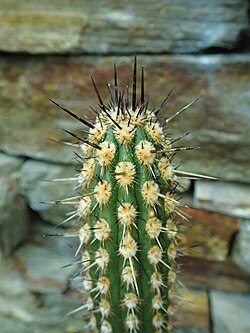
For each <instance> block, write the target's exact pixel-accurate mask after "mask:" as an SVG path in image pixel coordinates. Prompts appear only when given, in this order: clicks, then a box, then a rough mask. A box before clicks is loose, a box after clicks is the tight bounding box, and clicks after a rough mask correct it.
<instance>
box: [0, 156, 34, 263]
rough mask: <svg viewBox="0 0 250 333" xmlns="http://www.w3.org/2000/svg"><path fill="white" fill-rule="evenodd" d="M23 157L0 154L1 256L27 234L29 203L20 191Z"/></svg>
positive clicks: (7, 253)
mask: <svg viewBox="0 0 250 333" xmlns="http://www.w3.org/2000/svg"><path fill="white" fill-rule="evenodd" d="M22 164H23V159H21V158H15V157H10V156H6V155H4V154H0V170H1V174H0V189H1V191H0V258H2V257H5V256H7V255H9V254H10V252H11V250H12V249H13V248H15V247H16V246H17V245H18V244H19V243H20V242H21V241H22V240H23V239H24V238H25V235H26V230H27V222H28V221H27V217H28V214H27V205H26V203H25V201H24V199H23V198H22V197H21V195H20V194H19V193H18V185H17V182H18V178H19V173H20V168H21V166H22Z"/></svg>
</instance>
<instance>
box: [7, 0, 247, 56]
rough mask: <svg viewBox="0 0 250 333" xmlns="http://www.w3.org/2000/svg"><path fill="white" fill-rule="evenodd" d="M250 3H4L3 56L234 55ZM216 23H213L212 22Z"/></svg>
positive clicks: (107, 0)
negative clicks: (213, 52) (207, 51)
mask: <svg viewBox="0 0 250 333" xmlns="http://www.w3.org/2000/svg"><path fill="white" fill-rule="evenodd" d="M247 5H248V3H247V1H246V0H230V1H226V2H225V1H223V0H220V1H209V2H208V1H206V0H202V1H199V2H197V1H194V0H193V1H189V3H188V5H187V4H186V2H185V1H184V0H181V1H178V2H173V1H171V0H168V1H163V0H160V1H159V0H158V1H157V0H151V1H142V0H140V1H131V0H130V1H126V3H121V2H117V1H114V0H105V1H103V0H97V1H95V2H93V3H91V2H89V1H87V0H84V1H80V0H74V1H69V0H64V1H61V2H60V6H59V5H58V2H57V1H56V0H51V1H49V0H46V1H43V2H42V3H41V4H40V3H39V2H37V1H28V2H27V1H24V2H23V1H22V2H20V1H18V0H15V1H13V0H12V1H11V5H10V4H9V2H8V1H2V4H1V12H0V15H1V16H0V22H1V25H0V31H1V34H0V45H1V51H7V52H28V53H32V54H41V53H43V54H49V53H53V54H55V53H83V52H84V53H103V54H111V53H117V54H124V53H128V52H130V53H134V52H137V53H139V52H142V53H158V54H159V53H163V52H171V53H178V52H179V53H188V52H199V51H201V50H204V49H208V48H212V47H213V48H215V47H217V48H226V49H233V48H235V47H237V46H238V42H239V37H240V33H241V32H242V31H243V30H245V29H246V28H247V27H248V18H247V9H248V7H247ZM211 18H212V19H211Z"/></svg>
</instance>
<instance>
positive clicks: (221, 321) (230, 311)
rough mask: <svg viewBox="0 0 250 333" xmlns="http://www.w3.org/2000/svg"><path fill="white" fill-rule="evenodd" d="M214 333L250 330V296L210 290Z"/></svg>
mask: <svg viewBox="0 0 250 333" xmlns="http://www.w3.org/2000/svg"><path fill="white" fill-rule="evenodd" d="M210 295H211V310H212V321H213V332H214V333H222V332H227V333H235V332H239V333H249V332H250V322H249V313H250V296H249V295H237V294H226V293H223V292H218V291H212V292H211V294H210Z"/></svg>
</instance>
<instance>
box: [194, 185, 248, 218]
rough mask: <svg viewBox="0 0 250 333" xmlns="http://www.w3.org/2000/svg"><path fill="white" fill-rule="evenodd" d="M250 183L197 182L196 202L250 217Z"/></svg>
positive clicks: (210, 208) (233, 214)
mask: <svg viewBox="0 0 250 333" xmlns="http://www.w3.org/2000/svg"><path fill="white" fill-rule="evenodd" d="M249 198H250V185H248V184H240V183H231V182H223V181H219V182H216V181H202V182H195V191H194V202H195V206H196V207H199V208H206V209H208V210H212V211H217V212H221V213H225V214H228V215H232V216H238V217H242V218H249V217H250V200H249Z"/></svg>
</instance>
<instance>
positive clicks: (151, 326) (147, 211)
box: [52, 59, 195, 333]
mask: <svg viewBox="0 0 250 333" xmlns="http://www.w3.org/2000/svg"><path fill="white" fill-rule="evenodd" d="M136 67H137V66H136V59H135V62H134V70H133V87H132V96H130V94H129V88H128V87H127V88H126V89H125V91H119V89H118V86H117V71H116V68H115V70H114V87H112V86H111V85H110V84H108V89H109V93H110V98H111V100H110V102H109V103H108V104H104V102H103V100H102V98H101V96H100V93H99V91H98V89H97V86H96V84H95V82H94V81H93V80H92V81H93V85H94V88H95V91H96V94H97V97H98V102H99V111H98V112H96V119H95V121H94V122H93V123H91V122H90V121H89V120H86V119H84V118H80V117H78V116H76V115H75V114H73V113H72V112H71V111H69V110H67V109H65V108H62V107H61V106H60V105H59V104H57V103H56V102H54V104H56V105H57V106H59V107H61V108H62V109H63V110H64V111H66V112H67V113H68V114H70V115H71V116H73V117H74V118H76V119H78V120H79V121H80V122H82V123H84V124H85V125H87V126H88V127H89V134H88V137H87V138H79V137H77V136H76V135H75V134H73V133H70V132H68V133H69V134H70V135H72V136H73V137H74V138H76V139H77V140H78V142H80V144H79V145H80V147H81V149H82V153H81V154H82V155H81V158H82V160H83V166H82V170H81V172H80V174H79V188H80V191H81V194H80V195H78V196H76V197H74V198H68V199H63V200H61V201H62V202H63V201H64V200H66V201H67V203H68V204H72V205H75V206H76V210H75V211H74V213H73V215H72V216H71V217H70V218H72V219H73V218H76V219H77V220H78V224H79V226H80V227H79V230H77V232H76V233H75V236H77V237H79V239H80V245H79V247H78V249H77V251H76V254H77V255H78V254H81V266H82V270H81V274H82V278H83V287H84V291H85V292H86V294H87V296H86V299H85V300H84V304H83V306H82V307H80V308H79V310H81V309H85V310H86V311H87V312H88V325H87V331H88V332H95V333H97V332H99V333H121V332H129V333H165V332H169V331H170V330H171V314H172V306H173V294H174V293H173V288H172V287H173V284H174V282H175V275H176V272H177V269H178V268H177V264H176V257H177V256H178V254H179V252H180V248H179V245H178V234H179V233H178V229H179V225H180V223H182V222H178V220H182V219H185V216H184V214H183V213H182V212H181V210H180V206H181V204H180V203H179V202H178V201H177V199H176V186H177V183H178V177H179V176H183V175H184V176H185V175H186V173H185V172H182V173H179V171H178V170H176V168H175V167H174V166H173V163H172V160H173V158H174V155H175V154H176V152H177V151H178V150H185V149H190V147H176V146H175V147H174V146H173V144H172V142H171V139H170V138H168V137H167V136H166V135H165V134H164V132H165V130H164V129H165V125H167V124H168V123H169V122H170V121H171V120H172V119H173V118H174V117H175V116H178V115H179V114H180V113H182V112H183V111H185V110H186V109H187V108H188V107H189V106H190V105H191V104H193V103H194V102H195V101H193V102H191V103H189V104H188V105H187V106H185V107H184V108H183V109H181V110H179V111H178V112H176V113H175V114H174V115H173V116H171V117H170V118H168V119H166V120H164V121H163V122H161V123H159V121H158V119H157V115H158V113H159V112H160V110H161V109H162V108H164V107H165V105H166V103H167V101H168V98H166V99H165V100H164V102H163V103H162V104H161V106H160V107H159V108H158V109H154V110H149V109H148V104H147V103H146V102H145V97H144V71H143V67H142V71H141V88H140V97H138V96H137V92H136V89H137V82H136V80H137V79H136V77H137V68H136ZM130 100H131V101H130ZM52 102H53V101H52ZM58 202H59V201H57V203H58ZM76 310H77V309H76ZM72 312H75V311H72Z"/></svg>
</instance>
